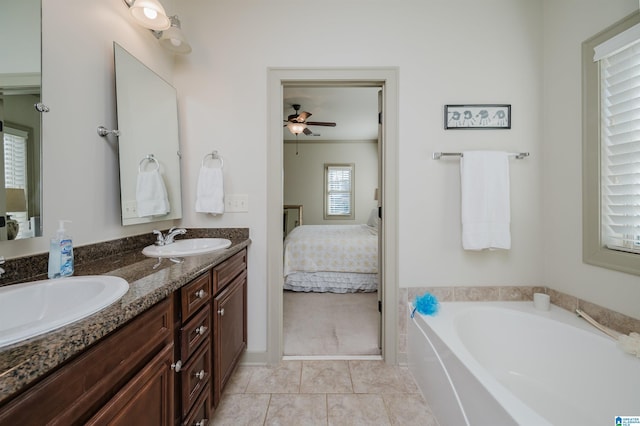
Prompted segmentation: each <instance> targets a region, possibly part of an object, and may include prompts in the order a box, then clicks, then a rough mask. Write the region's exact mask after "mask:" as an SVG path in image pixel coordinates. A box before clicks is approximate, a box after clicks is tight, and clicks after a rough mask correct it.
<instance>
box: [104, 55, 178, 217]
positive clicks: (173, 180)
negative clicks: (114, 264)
mask: <svg viewBox="0 0 640 426" xmlns="http://www.w3.org/2000/svg"><path fill="white" fill-rule="evenodd" d="M113 49H114V57H115V70H116V98H117V101H116V104H117V110H118V114H117V115H118V130H119V131H120V136H119V137H118V151H119V158H120V196H121V206H122V224H123V225H134V224H139V223H148V222H156V221H161V220H169V219H179V218H181V217H182V201H181V193H180V143H179V136H178V107H177V96H176V90H175V88H174V87H173V86H171V85H170V84H169V83H167V82H166V81H165V80H163V79H162V78H161V77H160V76H158V75H157V74H156V73H155V72H153V71H152V70H151V69H150V68H148V67H147V66H145V65H144V64H143V63H142V62H140V61H139V60H138V59H137V58H135V57H134V56H133V55H131V54H130V53H129V52H127V51H126V50H125V49H124V48H123V47H122V46H120V45H119V44H117V43H114V46H113ZM165 191H166V192H165ZM164 194H166V202H165V200H164V198H165V195H164Z"/></svg>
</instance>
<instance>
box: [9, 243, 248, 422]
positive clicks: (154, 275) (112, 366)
mask: <svg viewBox="0 0 640 426" xmlns="http://www.w3.org/2000/svg"><path fill="white" fill-rule="evenodd" d="M248 244H249V240H248V238H247V239H246V240H244V241H237V240H236V241H234V244H233V245H232V246H231V247H230V248H228V249H224V250H219V251H217V252H216V253H213V254H210V255H203V256H194V257H191V258H185V259H184V260H183V262H182V263H175V264H172V262H171V261H170V260H169V259H165V260H164V261H165V262H167V263H166V264H164V265H165V266H164V267H163V268H159V267H157V266H156V265H155V262H159V261H158V260H157V259H148V258H144V257H140V258H138V257H137V252H138V251H136V252H135V254H130V256H135V257H136V260H135V261H134V262H131V261H129V264H128V265H126V266H124V267H122V268H119V269H117V270H116V271H113V272H114V274H115V273H116V272H117V273H120V274H122V275H127V274H129V275H130V276H136V278H137V279H135V280H133V281H131V280H130V281H129V282H130V290H129V292H128V293H127V294H126V295H125V296H124V297H123V298H122V299H121V301H119V302H116V303H115V304H114V305H112V306H111V307H109V308H107V309H105V310H104V311H101V312H99V313H97V314H95V315H93V316H92V317H90V318H87V319H86V320H82V321H80V322H78V323H74V324H71V325H69V326H67V327H64V328H63V329H61V330H57V331H54V332H51V333H48V334H47V335H45V336H43V337H42V338H36V339H31V340H30V341H28V342H25V343H24V345H20V344H16V345H12V346H11V347H9V348H0V425H15V424H21V425H36V424H37V425H39V424H48V423H56V424H107V423H108V424H122V425H125V424H126V425H130V424H136V425H179V424H180V425H182V424H184V425H206V424H207V422H208V420H209V419H211V417H212V414H213V410H214V409H215V406H217V404H218V402H219V399H220V395H221V393H222V391H223V389H224V386H225V385H226V383H227V381H228V379H229V377H230V376H231V374H232V372H233V370H234V368H235V367H236V365H237V363H238V361H239V359H240V357H241V355H242V353H243V352H244V351H245V349H246V346H247V320H246V318H247V317H246V315H247V309H246V308H247V245H248ZM138 259H139V261H138ZM111 262H113V260H112V261H111ZM142 270H144V271H148V274H146V275H145V274H144V273H141V271H142ZM10 364H13V365H10Z"/></svg>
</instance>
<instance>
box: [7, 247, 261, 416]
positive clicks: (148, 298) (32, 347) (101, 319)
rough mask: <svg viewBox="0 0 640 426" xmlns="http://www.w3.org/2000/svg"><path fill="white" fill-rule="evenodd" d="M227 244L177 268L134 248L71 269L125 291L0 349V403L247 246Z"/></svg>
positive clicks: (188, 259)
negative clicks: (113, 279) (92, 310)
mask: <svg viewBox="0 0 640 426" xmlns="http://www.w3.org/2000/svg"><path fill="white" fill-rule="evenodd" d="M233 237H236V238H233ZM229 239H231V241H232V245H231V247H229V248H227V249H223V250H217V251H215V252H213V253H209V254H204V255H199V256H190V257H185V258H183V259H184V261H183V262H182V263H175V262H173V261H171V260H170V259H155V258H148V257H146V256H144V255H143V254H142V253H141V250H140V249H139V248H136V249H135V250H131V251H128V252H123V253H121V254H116V255H112V256H108V257H104V258H101V259H99V260H96V261H93V262H89V263H87V264H86V265H82V266H80V265H78V266H76V271H75V275H113V276H117V277H121V278H124V279H125V280H127V282H128V283H129V290H128V291H127V293H126V294H125V295H124V296H123V297H122V298H121V299H120V300H118V301H117V302H115V303H113V304H112V305H110V306H109V307H107V308H105V309H103V310H102V311H100V312H98V313H96V314H93V315H91V316H89V317H87V318H84V319H82V320H80V321H77V322H74V323H72V324H69V325H67V326H64V327H62V328H59V329H57V330H54V331H51V332H49V333H46V334H42V335H40V336H36V337H34V338H31V339H28V340H25V341H23V342H18V343H15V344H12V345H9V346H6V347H3V348H0V404H1V403H2V401H4V400H5V399H7V398H8V397H9V396H11V395H12V394H14V393H16V392H18V391H20V390H21V389H22V388H24V387H25V386H27V385H29V384H30V383H32V382H33V381H35V380H36V379H38V378H40V377H42V376H43V375H45V374H46V373H48V372H49V371H51V370H52V369H53V368H55V367H57V366H59V365H61V364H62V363H64V362H65V361H67V360H69V359H70V358H72V357H73V356H75V355H77V354H78V353H79V352H81V351H82V350H84V349H86V348H88V347H89V346H90V345H91V344H93V343H95V342H96V341H98V340H99V339H100V338H102V337H104V336H106V335H107V334H109V333H111V332H112V331H114V330H115V329H116V328H119V327H120V326H122V325H124V324H125V323H127V322H128V321H130V320H131V319H133V318H134V317H136V316H137V315H139V314H141V313H142V312H144V311H146V310H147V309H149V308H150V307H151V306H153V305H155V304H156V303H158V302H160V301H161V300H163V299H165V298H167V297H168V296H169V295H170V294H171V293H173V292H174V291H175V290H177V289H179V288H180V287H182V286H183V285H185V284H187V283H189V282H190V281H191V280H193V279H194V278H196V277H198V276H199V275H200V274H202V273H203V272H205V271H206V270H208V269H210V268H211V267H213V266H215V265H217V264H219V263H221V262H223V261H224V260H226V259H227V258H229V257H231V256H232V255H234V254H236V253H237V252H239V251H241V250H242V249H244V248H245V247H247V246H248V245H249V244H250V240H249V239H248V237H247V238H242V237H241V238H238V236H237V235H233V236H232V238H229ZM74 250H75V249H74Z"/></svg>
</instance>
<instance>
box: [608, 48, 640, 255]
mask: <svg viewBox="0 0 640 426" xmlns="http://www.w3.org/2000/svg"><path fill="white" fill-rule="evenodd" d="M600 75H601V82H600V87H601V118H602V122H601V129H602V130H601V131H602V134H601V149H602V152H601V180H600V181H601V194H602V199H601V208H602V211H601V237H602V242H603V244H604V245H605V246H606V247H608V248H610V249H614V250H622V251H627V252H633V253H639V254H640V44H639V43H635V42H634V43H632V44H630V45H629V46H627V47H625V48H623V49H622V50H618V52H617V53H614V54H611V55H610V56H608V57H605V58H603V59H601V60H600Z"/></svg>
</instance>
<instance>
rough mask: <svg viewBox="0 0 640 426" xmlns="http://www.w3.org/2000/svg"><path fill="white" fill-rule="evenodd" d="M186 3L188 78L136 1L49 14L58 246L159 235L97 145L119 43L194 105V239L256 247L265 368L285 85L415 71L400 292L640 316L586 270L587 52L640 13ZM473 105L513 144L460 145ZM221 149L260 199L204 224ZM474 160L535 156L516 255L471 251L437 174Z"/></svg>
mask: <svg viewBox="0 0 640 426" xmlns="http://www.w3.org/2000/svg"><path fill="white" fill-rule="evenodd" d="M163 3H164V4H165V6H166V8H167V9H168V11H169V12H170V13H174V12H175V9H172V8H171V7H170V4H171V3H172V2H170V1H169V0H163ZM174 3H176V6H178V7H179V10H178V11H177V12H178V13H179V15H180V18H181V21H182V25H183V29H184V30H185V32H186V34H187V36H188V37H189V39H190V40H191V42H192V45H193V53H192V54H191V55H189V56H187V57H184V58H178V59H177V61H176V63H177V66H178V67H177V70H176V72H175V75H173V76H172V75H171V73H172V71H171V57H170V56H168V55H166V54H164V53H163V52H162V51H161V50H160V48H159V46H158V44H157V42H156V41H155V39H153V38H152V36H151V34H150V33H149V32H148V31H146V30H143V29H140V28H139V27H137V26H136V25H135V24H133V23H132V20H131V18H130V17H129V16H128V12H127V10H126V7H125V6H124V3H123V2H122V0H100V1H92V2H86V1H83V0H57V1H53V0H44V27H45V28H44V30H45V37H44V44H43V48H44V58H43V67H44V93H43V99H44V101H45V103H48V104H49V105H50V107H51V112H50V113H48V114H45V116H44V158H45V160H44V184H43V190H44V217H45V223H44V225H45V234H47V235H48V234H50V233H51V232H52V230H53V229H55V228H54V224H55V222H56V220H57V219H60V218H67V219H71V220H73V221H74V223H73V224H72V225H71V227H70V229H71V233H72V235H73V236H74V238H75V242H76V245H81V244H86V243H89V242H97V241H104V240H108V239H113V238H118V237H121V236H125V235H132V234H138V233H142V232H148V231H150V230H151V229H152V228H153V226H148V225H140V226H133V227H127V228H123V227H121V226H120V212H119V204H118V203H119V185H118V171H117V164H118V162H117V154H116V149H115V147H114V145H113V143H108V142H105V140H104V139H102V138H99V137H98V136H97V135H96V132H95V129H96V127H97V126H98V125H101V124H102V125H105V126H107V127H114V126H115V124H116V119H115V94H114V93H115V90H114V87H113V84H114V82H113V81H114V80H113V58H112V55H113V52H112V42H113V41H114V40H115V41H117V42H118V43H120V44H121V45H123V46H124V47H125V48H126V49H127V50H129V51H130V52H131V53H133V54H134V55H136V56H138V58H140V59H141V60H142V61H143V62H145V63H148V64H150V65H151V66H152V67H153V68H154V69H155V70H156V71H158V72H159V73H160V74H161V75H163V77H165V78H166V79H167V80H169V81H173V82H174V83H175V85H176V87H177V88H178V93H179V113H180V119H181V122H180V127H181V137H182V142H183V164H184V165H185V167H184V169H183V174H182V178H183V202H184V211H185V215H184V220H183V221H182V224H183V225H186V226H211V227H236V226H247V227H249V228H250V230H251V239H252V245H251V247H250V251H249V259H250V260H249V311H250V312H249V350H250V351H263V350H265V349H266V332H265V327H266V325H265V324H266V318H267V311H268V309H269V307H268V306H266V302H265V300H266V289H267V282H266V270H267V266H266V257H267V253H266V235H267V230H266V214H265V208H266V200H267V194H266V170H267V165H266V158H267V123H266V117H267V110H266V109H267V108H266V105H267V90H266V87H267V68H268V67H319V68H320V67H351V66H352V67H362V66H397V67H399V70H400V87H399V89H400V94H399V108H400V118H401V120H400V129H399V133H400V135H399V136H400V146H399V153H400V158H399V169H400V176H399V183H400V189H399V194H398V195H399V199H400V206H399V208H400V220H399V224H398V226H399V234H400V253H399V270H400V272H399V275H400V277H399V278H400V282H399V283H398V285H399V286H401V287H409V286H422V285H493V284H495V285H499V284H514V285H528V284H546V285H550V286H553V287H556V288H558V287H559V288H560V289H561V290H565V291H567V292H570V293H573V294H577V295H579V296H582V297H584V298H587V299H590V300H593V301H594V302H597V303H602V304H604V305H605V306H608V307H611V308H613V309H618V310H621V311H623V312H626V313H629V314H635V316H640V313H638V310H637V309H638V308H637V307H633V306H632V301H633V300H636V301H637V300H638V297H639V296H640V284H638V278H637V277H632V276H628V275H624V274H617V273H613V272H608V271H606V270H603V269H599V268H593V267H589V266H586V265H583V264H582V263H581V247H580V240H581V233H580V218H581V212H580V205H581V203H580V191H581V189H580V188H581V184H580V163H579V162H580V160H579V152H580V135H579V134H580V125H579V120H580V118H579V111H580V90H579V79H580V67H579V51H580V42H581V41H582V40H583V39H584V38H586V37H588V36H590V35H591V34H592V33H594V32H595V31H597V30H598V28H599V27H600V26H601V25H607V24H609V23H610V22H613V21H615V20H616V19H618V18H619V17H622V16H624V15H625V14H626V13H627V12H630V11H631V10H633V9H634V8H637V2H635V1H634V0H618V1H617V2H609V1H604V0H599V1H598V0H589V1H587V0H580V1H578V0H538V1H532V0H482V1H472V0H460V1H456V2H449V1H445V0H430V1H424V0H403V1H401V2H399V1H389V0H373V1H364V0H349V1H344V0H326V1H325V2H323V4H322V7H310V5H309V6H304V7H302V9H301V7H300V2H294V1H289V0H271V1H269V2H265V1H262V0H247V1H243V2H237V1H233V0H216V1H208V0H189V1H184V2H174ZM543 5H544V8H543ZM543 18H544V19H543ZM292 46H294V47H297V49H293V48H292ZM543 48H544V52H545V53H544V54H543ZM552 60H553V61H556V62H554V63H553V64H550V63H549V62H550V61H552ZM556 64H557V65H556ZM543 94H544V98H543ZM457 103H510V104H512V106H513V128H512V129H511V130H506V131H453V130H450V131H445V130H443V123H442V115H443V111H442V108H443V105H444V104H457ZM543 110H544V111H559V113H558V114H553V115H550V113H548V112H544V113H543ZM543 129H545V131H544V132H543ZM213 149H217V150H218V151H219V152H220V154H221V155H222V156H223V157H224V159H225V171H226V175H225V178H226V180H225V185H226V191H227V193H232V194H233V193H235V194H248V195H249V212H248V213H233V214H231V213H229V214H225V215H223V216H222V217H212V216H207V215H202V214H196V213H194V212H193V209H192V208H191V205H192V204H193V202H194V199H195V183H196V179H197V173H198V168H199V165H200V161H201V159H202V157H203V156H204V154H205V153H207V152H210V151H212V150H213ZM464 149H503V150H509V151H530V152H531V157H530V158H528V159H526V160H521V161H520V160H518V161H516V160H514V161H512V162H511V164H512V167H511V179H512V180H511V182H512V192H511V196H512V236H513V249H512V250H511V251H509V252H491V253H467V252H464V251H463V250H462V249H461V244H460V219H459V208H460V205H459V167H458V162H457V161H456V160H451V159H448V160H440V161H433V160H431V159H430V158H431V153H432V152H433V151H459V150H464ZM169 225H171V224H170V223H169V224H167V223H165V224H164V226H169ZM156 226H163V224H159V225H156ZM542 236H544V239H543V238H542ZM46 250H47V241H46V239H45V238H40V239H35V240H32V241H17V242H3V243H0V254H3V255H5V256H7V257H9V258H11V257H15V256H18V255H25V254H31V253H37V252H46ZM543 250H544V253H543Z"/></svg>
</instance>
